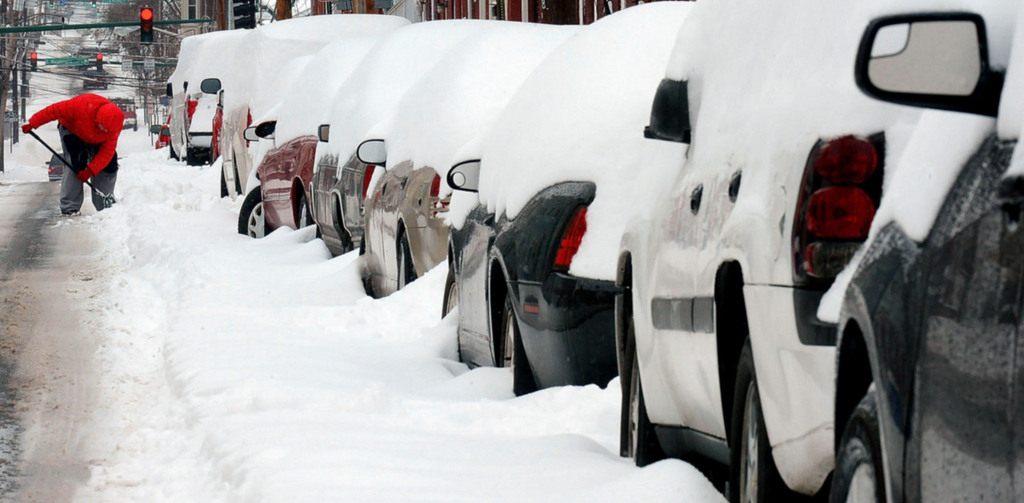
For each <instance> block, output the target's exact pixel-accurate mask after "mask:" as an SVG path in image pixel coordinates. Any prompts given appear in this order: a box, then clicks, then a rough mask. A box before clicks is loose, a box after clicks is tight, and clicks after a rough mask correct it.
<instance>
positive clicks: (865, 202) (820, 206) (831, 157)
mask: <svg viewBox="0 0 1024 503" xmlns="http://www.w3.org/2000/svg"><path fill="white" fill-rule="evenodd" d="M884 148H885V140H884V137H883V136H882V135H881V134H878V135H875V136H872V137H871V138H860V137H856V136H843V137H841V138H837V139H835V140H830V141H819V142H818V143H817V144H816V145H815V146H814V148H813V149H812V150H811V153H810V155H809V156H808V158H807V164H806V166H805V168H804V177H803V181H802V182H801V187H800V192H799V193H800V197H799V200H798V203H797V214H796V218H795V219H794V226H793V248H792V251H793V266H794V271H793V274H794V276H793V278H794V282H795V283H796V284H798V285H809V284H814V282H816V281H822V280H824V281H831V280H832V279H833V278H835V277H836V275H837V274H839V272H840V271H842V270H843V268H844V267H846V264H847V263H849V261H850V258H851V257H853V254H854V253H856V251H857V249H858V248H859V247H860V246H861V243H862V242H863V241H864V240H865V239H866V238H867V236H868V232H869V231H870V230H871V221H872V220H874V218H875V209H876V208H877V207H878V203H879V201H880V200H881V197H882V175H883V174H884V173H883V164H884V162H883V160H884V159H885V155H884V150H883V149H884ZM819 286H821V283H819Z"/></svg>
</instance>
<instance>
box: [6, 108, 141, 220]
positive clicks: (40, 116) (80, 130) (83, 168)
mask: <svg viewBox="0 0 1024 503" xmlns="http://www.w3.org/2000/svg"><path fill="white" fill-rule="evenodd" d="M53 121H57V123H58V126H57V131H58V132H59V133H60V143H61V146H63V147H64V158H65V159H67V160H68V161H70V162H71V171H73V172H74V173H75V176H69V175H68V173H67V171H65V172H64V180H63V181H62V182H61V186H60V212H61V214H63V215H77V214H79V210H80V209H81V208H82V199H83V194H82V184H83V183H85V182H86V181H87V180H90V179H91V183H92V186H93V191H92V205H93V206H95V207H96V211H102V210H103V196H100V195H99V194H98V193H97V190H99V191H102V192H103V193H105V194H113V193H114V183H115V182H116V181H117V151H116V149H117V137H118V136H120V134H121V129H122V128H123V127H124V112H122V111H121V109H120V108H118V107H117V105H115V104H113V103H111V102H110V101H109V100H108V99H106V98H104V97H102V96H99V95H96V94H81V95H78V96H75V97H74V98H71V99H69V100H64V101H59V102H57V103H54V104H52V105H50V106H48V107H46V108H44V109H42V110H40V111H39V112H37V113H36V114H35V115H33V116H32V117H30V118H29V120H28V124H25V125H23V126H21V130H22V131H23V132H24V133H26V134H28V132H29V131H31V130H33V129H36V128H38V127H40V126H42V125H44V124H47V123H50V122H53Z"/></svg>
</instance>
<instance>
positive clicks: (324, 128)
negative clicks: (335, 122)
mask: <svg viewBox="0 0 1024 503" xmlns="http://www.w3.org/2000/svg"><path fill="white" fill-rule="evenodd" d="M316 139H317V140H320V141H322V142H324V143H327V142H328V141H330V140H331V125H330V124H320V125H319V126H317V128H316Z"/></svg>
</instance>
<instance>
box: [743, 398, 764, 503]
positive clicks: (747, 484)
mask: <svg viewBox="0 0 1024 503" xmlns="http://www.w3.org/2000/svg"><path fill="white" fill-rule="evenodd" d="M754 393H755V391H754V387H753V386H749V387H748V388H747V397H746V400H745V401H744V406H743V439H742V442H743V444H742V445H741V449H740V453H741V455H742V456H743V459H742V460H740V466H741V467H742V468H741V471H740V491H741V492H740V501H742V502H744V503H754V502H755V501H756V495H757V484H758V480H757V479H758V477H757V473H758V459H757V458H758V456H757V452H758V448H759V445H758V443H759V439H758V435H757V424H758V420H759V419H760V418H759V417H758V416H757V410H756V409H755V408H754Z"/></svg>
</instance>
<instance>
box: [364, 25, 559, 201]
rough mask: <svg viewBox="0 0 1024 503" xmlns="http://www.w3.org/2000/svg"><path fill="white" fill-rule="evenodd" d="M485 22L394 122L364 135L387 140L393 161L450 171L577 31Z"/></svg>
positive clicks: (416, 88) (412, 94)
mask: <svg viewBox="0 0 1024 503" xmlns="http://www.w3.org/2000/svg"><path fill="white" fill-rule="evenodd" d="M487 24H488V29H487V30H484V31H481V32H479V33H477V34H476V35H473V36H470V37H468V38H466V39H465V40H463V41H462V42H461V43H460V44H459V45H458V46H457V47H456V48H454V49H452V50H451V51H449V52H448V53H447V55H446V56H445V57H444V59H442V60H441V61H440V62H439V63H438V64H437V65H435V66H434V67H433V68H432V69H431V70H430V71H429V72H427V73H426V75H424V77H423V78H422V79H420V80H419V81H417V82H416V83H415V85H413V86H412V88H411V89H410V90H409V92H408V93H407V94H406V95H405V97H404V98H402V101H401V102H400V103H399V105H398V108H397V110H396V111H395V114H394V116H393V120H392V121H390V122H388V123H387V124H388V126H390V127H377V128H374V129H373V130H371V131H369V132H368V133H367V137H378V138H384V139H385V140H386V146H387V149H388V164H389V165H394V164H395V163H397V162H402V161H406V160H412V161H413V162H414V164H415V166H416V167H432V168H434V169H435V170H436V171H438V172H439V173H441V174H444V173H447V171H448V168H450V167H451V165H452V163H453V162H455V161H456V159H455V157H454V155H455V154H456V151H457V149H458V148H459V147H461V146H462V145H463V144H465V143H466V142H468V141H470V140H472V139H474V138H475V137H476V136H478V135H479V134H480V131H482V130H485V129H487V128H488V127H489V126H490V125H491V124H492V123H493V122H494V120H495V119H496V118H497V117H498V115H499V114H500V113H501V111H502V109H504V107H505V104H506V103H507V102H508V100H509V99H510V98H511V97H512V95H513V93H515V91H516V90H517V89H518V88H519V86H520V84H521V83H522V82H523V81H524V80H525V79H526V78H527V77H528V76H529V75H530V72H531V71H533V69H534V67H536V66H537V64H539V63H540V62H541V60H543V59H544V57H545V56H547V55H548V53H550V52H551V51H552V50H553V49H554V48H555V47H556V46H557V45H558V44H560V43H561V42H563V41H564V40H565V39H566V38H568V37H569V36H571V35H572V34H573V33H576V32H577V31H578V30H579V27H577V26H553V25H542V24H529V23H519V22H507V21H491V22H488V23H487ZM445 189H447V187H445Z"/></svg>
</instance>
